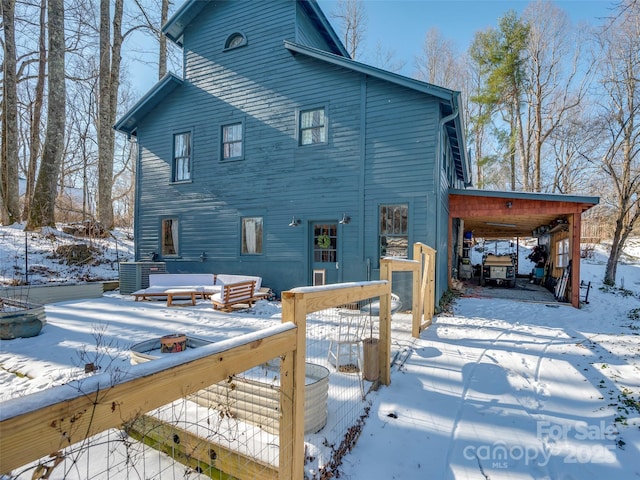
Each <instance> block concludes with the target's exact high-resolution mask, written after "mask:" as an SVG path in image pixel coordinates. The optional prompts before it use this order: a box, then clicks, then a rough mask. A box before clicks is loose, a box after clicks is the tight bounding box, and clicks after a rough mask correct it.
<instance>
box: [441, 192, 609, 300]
mask: <svg viewBox="0 0 640 480" xmlns="http://www.w3.org/2000/svg"><path fill="white" fill-rule="evenodd" d="M598 202H599V198H598V197H587V196H576V195H554V194H546V193H528V192H499V191H487V190H471V189H468V190H456V189H452V190H449V242H448V245H449V251H448V258H449V272H453V270H454V261H455V260H456V259H457V254H456V252H457V251H458V250H459V248H460V238H462V233H463V232H472V233H473V236H474V237H476V238H484V239H505V238H531V237H537V238H541V237H543V236H548V237H547V238H548V239H549V244H550V245H551V247H552V248H551V250H550V252H549V253H550V255H551V256H554V258H555V257H557V256H558V255H560V252H559V251H557V250H556V247H555V246H556V245H565V244H567V243H568V251H564V250H563V248H564V247H559V248H561V251H562V255H564V256H567V255H568V259H570V260H571V270H572V271H571V276H570V282H569V283H568V285H567V293H568V298H569V301H570V303H571V305H573V306H574V307H576V308H579V306H580V232H581V222H582V213H583V212H585V211H586V210H588V209H589V208H591V207H593V206H594V205H597V204H598ZM555 265H556V266H555V267H554V268H553V271H552V275H553V277H554V278H557V277H559V276H561V275H562V272H563V271H564V269H565V268H566V267H565V266H564V263H562V262H557V263H555ZM558 265H562V266H558ZM449 277H450V278H451V275H450V276H449Z"/></svg>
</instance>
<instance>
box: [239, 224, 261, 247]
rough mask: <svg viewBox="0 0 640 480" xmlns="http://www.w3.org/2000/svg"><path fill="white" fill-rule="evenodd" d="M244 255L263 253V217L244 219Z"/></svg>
mask: <svg viewBox="0 0 640 480" xmlns="http://www.w3.org/2000/svg"><path fill="white" fill-rule="evenodd" d="M241 252H242V254H243V255H260V254H261V253H262V217H244V218H243V219H242V250H241Z"/></svg>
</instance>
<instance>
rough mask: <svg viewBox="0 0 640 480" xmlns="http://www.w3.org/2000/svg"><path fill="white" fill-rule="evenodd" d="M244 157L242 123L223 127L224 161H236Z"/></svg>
mask: <svg viewBox="0 0 640 480" xmlns="http://www.w3.org/2000/svg"><path fill="white" fill-rule="evenodd" d="M242 156H243V150H242V123H234V124H232V125H224V126H223V127H222V159H223V160H234V159H240V158H242Z"/></svg>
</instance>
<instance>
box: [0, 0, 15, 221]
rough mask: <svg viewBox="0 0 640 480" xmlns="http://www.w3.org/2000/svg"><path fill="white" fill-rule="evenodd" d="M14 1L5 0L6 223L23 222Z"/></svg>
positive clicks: (4, 187)
mask: <svg viewBox="0 0 640 480" xmlns="http://www.w3.org/2000/svg"><path fill="white" fill-rule="evenodd" d="M14 15H15V0H2V20H3V28H4V82H3V87H4V88H3V97H4V99H3V100H4V106H3V107H4V108H3V109H2V113H3V118H2V171H1V172H0V178H1V179H2V182H1V185H2V189H1V194H2V211H1V212H0V214H1V215H0V216H1V219H2V223H3V224H4V225H11V224H12V223H14V222H18V221H20V193H19V189H18V92H17V76H16V38H15V24H14Z"/></svg>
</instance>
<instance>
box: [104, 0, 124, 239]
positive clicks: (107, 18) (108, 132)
mask: <svg viewBox="0 0 640 480" xmlns="http://www.w3.org/2000/svg"><path fill="white" fill-rule="evenodd" d="M122 13H123V0H116V2H115V7H114V14H113V22H112V23H113V45H112V44H111V28H110V27H111V25H110V22H111V9H110V1H109V0H100V83H99V102H98V220H99V221H100V222H101V223H102V224H103V225H104V226H105V228H106V229H108V230H110V229H112V228H113V225H114V223H113V202H112V190H113V155H114V141H115V134H114V131H113V128H111V127H112V125H113V124H114V122H115V119H116V110H117V105H118V87H119V85H120V63H121V50H122V42H123V36H122Z"/></svg>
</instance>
